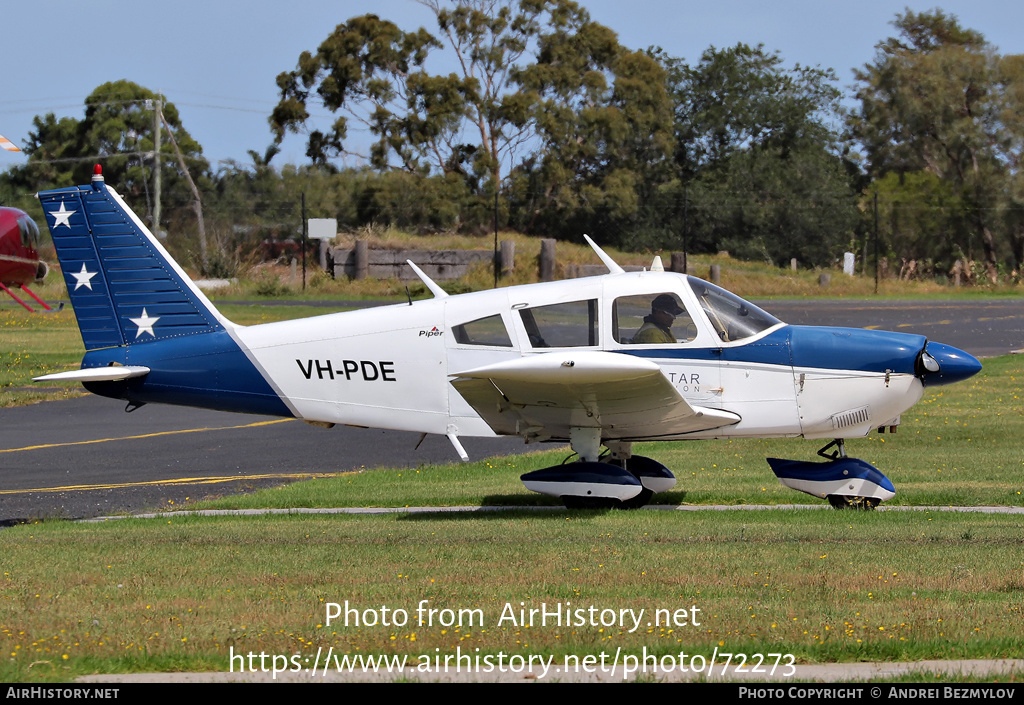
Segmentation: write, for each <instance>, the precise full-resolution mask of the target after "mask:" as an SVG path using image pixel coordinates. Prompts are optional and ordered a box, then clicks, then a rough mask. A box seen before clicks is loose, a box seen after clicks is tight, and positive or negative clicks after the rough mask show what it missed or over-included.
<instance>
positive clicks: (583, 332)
mask: <svg viewBox="0 0 1024 705" xmlns="http://www.w3.org/2000/svg"><path fill="white" fill-rule="evenodd" d="M519 315H520V317H521V318H522V319H523V327H524V328H525V329H526V334H527V336H529V338H530V346H531V347H534V348H570V347H583V346H594V345H597V299H590V300H588V301H570V302H568V303H563V304H553V305H551V306H538V307H536V308H525V309H521V310H520V311H519Z"/></svg>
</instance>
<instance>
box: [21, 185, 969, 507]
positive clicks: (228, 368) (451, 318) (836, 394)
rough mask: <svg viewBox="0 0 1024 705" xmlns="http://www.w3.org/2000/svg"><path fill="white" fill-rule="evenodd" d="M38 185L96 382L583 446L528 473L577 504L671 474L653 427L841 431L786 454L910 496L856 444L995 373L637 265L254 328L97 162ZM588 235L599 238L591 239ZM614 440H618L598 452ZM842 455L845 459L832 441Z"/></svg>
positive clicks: (112, 388) (301, 412) (911, 340)
mask: <svg viewBox="0 0 1024 705" xmlns="http://www.w3.org/2000/svg"><path fill="white" fill-rule="evenodd" d="M39 200H40V201H41V203H42V207H43V210H44V212H45V213H46V217H47V224H48V225H49V227H50V232H51V234H52V235H53V242H54V245H55V247H56V250H57V257H58V259H59V260H60V265H61V269H62V270H63V272H64V276H65V279H66V281H67V286H68V292H69V294H70V298H71V303H72V305H73V306H74V310H75V315H76V316H77V319H78V325H79V328H80V330H81V333H82V340H83V342H84V344H85V349H86V353H85V357H84V358H83V360H82V365H81V369H79V370H73V371H68V372H61V373H57V374H50V375H45V376H43V377H39V378H37V379H38V380H40V381H42V380H60V381H65V382H66V381H78V382H81V383H82V384H84V386H85V388H86V389H88V390H89V391H91V392H93V393H94V394H98V395H102V396H106V397H112V398H115V399H122V400H125V401H127V402H128V405H127V407H126V410H133V409H135V408H138V407H140V406H142V405H143V404H148V403H165V404H180V405H185V406H194V407H202V408H208V409H218V410H223V411H234V412H247V413H252V414H269V415H276V416H283V417H295V418H298V419H302V420H303V421H306V422H309V423H311V424H315V425H322V426H327V427H329V426H332V425H334V424H349V425H354V426H364V427H366V426H368V427H376V428H385V429H395V430H402V431H415V432H419V433H422V434H440V435H444V436H447V437H448V439H449V440H450V441H451V443H452V445H453V446H454V448H455V450H456V451H457V452H458V454H459V455H460V456H461V457H462V459H463V460H466V459H467V456H466V452H465V450H464V449H463V447H462V444H461V443H460V441H459V439H460V438H461V437H465V436H494V435H503V436H521V437H522V438H524V439H525V440H526V442H527V443H531V442H540V441H557V442H568V443H569V444H570V445H571V447H572V449H573V451H575V453H576V455H577V456H578V460H577V461H574V462H567V463H564V464H562V465H558V466H555V467H552V468H547V469H544V470H539V471H535V472H532V473H528V474H526V475H523V477H522V480H523V482H524V483H525V484H526V486H527V487H528V488H530V489H531V490H536V491H539V492H543V493H545V494H549V495H553V496H556V497H560V498H562V500H563V501H564V502H565V503H566V505H567V506H570V507H577V506H584V507H586V506H599V507H605V506H622V507H634V506H640V505H643V504H645V503H646V502H647V501H648V500H650V498H651V496H652V494H653V493H655V492H661V491H664V490H667V489H669V488H671V487H672V486H673V485H674V484H675V478H674V477H673V475H672V473H671V472H670V471H669V470H668V469H667V468H666V467H665V466H663V465H662V464H661V463H658V462H657V461H655V460H653V459H650V458H645V457H643V456H638V455H633V453H632V445H633V443H635V442H638V441H656V440H664V441H674V440H684V439H693V438H701V439H709V438H749V437H758V438H767V437H803V438H818V439H829V441H830V442H829V443H828V445H826V446H825V447H824V448H822V449H821V451H819V454H820V455H822V456H823V457H824V458H825V460H824V461H819V462H804V461H792V460H778V459H769V463H770V465H771V467H772V469H773V470H774V472H775V474H776V475H777V477H778V478H779V480H780V481H781V482H782V483H783V484H784V485H786V486H788V487H791V488H793V489H796V490H800V491H803V492H806V493H808V494H811V495H814V496H816V497H819V498H822V499H827V500H828V501H830V502H831V503H832V504H833V506H837V507H844V506H855V507H874V506H875V505H877V504H878V502H879V501H882V500H886V499H890V498H892V497H893V496H894V493H895V489H894V488H893V485H892V483H891V482H890V481H889V480H888V478H886V477H885V476H884V475H883V474H882V473H881V472H879V471H878V470H877V469H876V468H874V467H873V466H871V465H869V464H868V463H866V462H864V461H861V460H858V459H856V458H851V457H847V456H846V453H845V447H844V440H845V439H849V438H858V437H863V436H865V435H867V434H868V433H869V432H871V431H872V430H873V429H876V428H878V429H883V428H886V427H895V426H897V425H899V423H900V416H901V414H903V413H904V412H905V411H906V410H907V409H909V408H910V407H911V406H913V405H914V404H915V403H916V402H917V401H918V400H919V399H920V398H921V396H922V394H923V393H924V388H925V387H926V386H931V385H939V384H949V383H952V382H956V381H959V380H963V379H966V378H968V377H970V376H971V375H973V374H975V373H977V372H978V371H979V370H980V369H981V364H980V363H979V362H978V361H977V360H976V359H975V358H974V357H972V356H971V355H968V354H967V353H965V352H962V351H960V350H957V349H956V348H953V347H950V346H948V345H943V344H941V343H935V342H930V341H928V340H927V339H926V338H924V337H923V336H920V335H908V334H903V333H888V332H883V331H875V330H861V329H850V328H827V327H810V326H791V325H787V324H785V323H783V322H782V321H779V320H778V319H777V318H775V317H774V316H772V315H770V314H769V313H766V312H765V311H763V310H761V309H759V308H758V307H756V306H754V305H753V304H750V303H748V302H746V301H744V300H743V299H741V298H739V297H738V296H735V295H734V294H731V293H729V292H728V291H726V290H724V289H721V288H719V287H717V286H715V285H713V284H710V283H708V282H705V281H702V280H700V279H696V278H694V277H690V276H686V275H683V274H676V273H672V272H664V271H654V270H655V269H660V267H654V268H652V271H642V272H626V271H624V270H623V269H622V268H621V267H620V266H619V265H617V264H616V263H615V262H614V261H613V260H612V259H611V258H610V257H609V256H608V255H607V254H606V253H604V252H603V251H602V250H601V249H600V248H598V247H597V246H596V245H594V243H593V242H591V243H590V244H591V246H592V247H593V248H594V250H595V252H596V253H597V255H598V256H599V257H600V259H601V260H602V261H603V262H604V264H605V265H606V266H607V267H608V269H609V272H610V273H609V274H607V275H604V276H598V277H589V278H584V279H575V280H571V281H560V282H551V283H541V284H529V285H523V286H513V287H508V288H501V289H494V290H491V291H481V292H475V293H469V294H461V295H458V296H449V295H448V294H446V293H445V291H444V290H443V289H442V288H441V287H439V286H438V285H437V284H436V283H435V282H433V281H432V280H431V279H430V278H429V277H427V276H426V275H425V274H423V272H422V271H420V270H419V268H417V267H416V266H415V265H414V264H413V263H412V262H410V263H409V266H410V267H412V268H413V269H414V270H415V271H416V273H417V275H418V276H419V277H420V279H422V280H423V283H424V284H425V285H426V287H427V288H428V289H429V290H430V292H431V293H432V294H433V297H432V298H430V299H427V300H422V301H415V302H413V301H411V300H410V302H409V303H408V304H396V305H393V306H387V307H383V308H374V309H372V310H359V311H349V312H343V313H334V314H329V315H324V316H317V317H313V318H306V319H301V320H292V321H282V322H278V323H267V324H263V325H254V326H240V325H236V324H234V323H232V322H231V321H229V320H228V319H226V318H225V317H224V316H223V315H221V314H220V312H219V311H218V310H217V309H216V308H215V307H214V306H213V304H212V303H211V302H210V301H209V300H208V299H207V297H206V296H205V295H204V294H203V293H202V292H201V291H200V290H199V289H198V288H197V287H196V286H195V284H194V283H193V282H192V281H191V280H190V279H189V277H188V275H186V273H185V272H184V270H182V268H181V267H180V266H178V264H177V263H176V262H175V261H174V260H173V259H172V258H171V257H170V256H169V255H168V253H167V252H166V251H165V250H164V248H163V247H162V246H161V244H160V243H159V241H158V240H157V239H156V238H155V237H153V235H152V234H151V233H150V232H149V230H148V229H147V228H146V226H145V225H144V224H143V223H142V221H141V220H140V219H139V218H138V217H137V216H136V215H135V213H133V212H132V210H131V209H130V208H128V206H127V205H126V204H125V203H124V201H123V200H122V199H121V197H120V196H119V195H118V194H117V193H116V192H115V191H114V189H112V188H111V187H109V186H107V185H106V184H105V183H104V179H103V176H102V173H101V171H100V169H99V167H97V169H96V173H95V175H94V177H93V181H92V183H91V184H90V185H87V186H81V187H71V188H62V189H56V190H52V191H44V192H41V193H40V194H39ZM588 241H589V238H588ZM602 448H604V449H605V450H602ZM830 449H833V450H832V452H831V453H828V451H829V450H830Z"/></svg>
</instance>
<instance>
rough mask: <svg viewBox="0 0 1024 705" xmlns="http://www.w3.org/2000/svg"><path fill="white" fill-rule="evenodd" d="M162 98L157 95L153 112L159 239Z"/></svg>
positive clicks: (155, 226)
mask: <svg viewBox="0 0 1024 705" xmlns="http://www.w3.org/2000/svg"><path fill="white" fill-rule="evenodd" d="M161 97H162V96H160V94H159V93H158V94H157V99H156V101H155V110H154V111H153V192H154V198H155V201H154V204H153V234H154V235H156V236H157V237H158V238H159V237H160V183H161V179H160V137H161V135H162V134H163V129H162V126H161V124H160V123H161V122H162V121H163V102H162V101H161V100H160V98H161Z"/></svg>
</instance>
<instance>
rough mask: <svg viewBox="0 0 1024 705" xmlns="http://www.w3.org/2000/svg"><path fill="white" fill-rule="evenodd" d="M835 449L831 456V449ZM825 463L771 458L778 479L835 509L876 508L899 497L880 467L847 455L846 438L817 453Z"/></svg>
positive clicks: (838, 439) (769, 461)
mask: <svg viewBox="0 0 1024 705" xmlns="http://www.w3.org/2000/svg"><path fill="white" fill-rule="evenodd" d="M833 447H834V448H835V450H834V451H833V452H831V453H829V450H830V449H832V448H833ZM818 455H820V456H821V457H823V458H826V459H827V460H826V462H823V463H811V462H805V461H802V460H782V459H780V458H768V459H767V460H768V464H769V465H770V466H771V468H772V471H773V472H774V473H775V476H776V477H778V478H779V482H781V483H782V484H783V485H785V486H786V487H789V488H790V489H794V490H798V491H800V492H806V493H807V494H809V495H813V496H815V497H818V498H820V499H827V500H828V502H829V504H831V505H832V506H833V507H835V508H836V509H874V508H875V507H877V506H878V503H879V502H883V501H885V500H888V499H892V498H893V497H895V496H896V488H895V487H893V484H892V481H890V480H889V478H888V477H886V476H885V475H883V474H882V473H881V472H880V471H879V470H878V468H876V467H875V466H874V465H871V464H870V463H867V462H865V461H863V460H860V459H859V458H850V457H848V456H847V455H846V446H845V444H844V443H843V439H841V438H837V439H836V440H834V441H832V442H831V443H829V444H828V445H826V446H825V447H824V448H822V449H821V450H819V451H818Z"/></svg>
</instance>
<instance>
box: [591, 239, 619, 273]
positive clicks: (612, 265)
mask: <svg viewBox="0 0 1024 705" xmlns="http://www.w3.org/2000/svg"><path fill="white" fill-rule="evenodd" d="M583 239H584V240H586V241H587V244H588V245H590V246H591V247H592V248H593V250H594V252H596V253H597V256H598V257H600V258H601V261H602V262H604V266H605V267H607V268H608V271H609V272H611V273H612V274H625V273H626V270H625V269H623V268H622V267H620V266H619V265H618V264H616V262H615V260H613V259H612V258H611V257H609V256H608V253H607V252H605V251H604V250H602V249H601V248H600V247H598V246H597V243H596V242H594V241H593V240H591V239H590V236H589V235H587V234H586V233H584V234H583Z"/></svg>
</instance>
